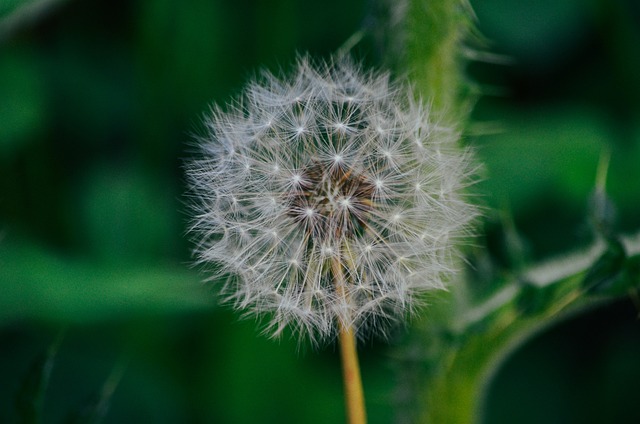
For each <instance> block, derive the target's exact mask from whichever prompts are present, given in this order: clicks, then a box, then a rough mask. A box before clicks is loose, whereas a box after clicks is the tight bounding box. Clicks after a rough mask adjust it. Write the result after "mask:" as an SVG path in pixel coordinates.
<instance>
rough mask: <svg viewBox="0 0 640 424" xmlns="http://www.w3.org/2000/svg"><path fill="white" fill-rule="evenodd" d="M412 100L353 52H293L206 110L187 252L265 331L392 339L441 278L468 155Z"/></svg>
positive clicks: (464, 223) (462, 207) (463, 210)
mask: <svg viewBox="0 0 640 424" xmlns="http://www.w3.org/2000/svg"><path fill="white" fill-rule="evenodd" d="M414 97H415V96H414V94H413V93H412V92H411V89H410V88H408V87H406V86H403V85H402V84H397V83H393V82H391V81H390V78H389V76H388V75H387V74H383V73H375V72H364V71H363V70H362V69H361V68H360V67H359V66H358V65H356V64H354V63H353V62H351V61H349V60H344V59H340V60H334V61H330V62H326V63H313V62H312V61H311V60H310V59H308V58H301V59H300V60H299V62H298V64H297V70H296V71H295V72H294V75H292V76H290V77H283V78H278V77H276V76H274V75H272V74H269V73H265V74H264V75H263V76H262V78H260V79H258V80H256V81H254V82H251V83H250V84H249V85H248V88H247V89H246V90H245V91H244V92H243V94H242V95H241V97H240V98H239V99H237V101H235V102H234V103H232V104H231V105H230V106H228V107H227V109H226V110H223V109H222V108H218V107H214V108H212V109H211V112H210V113H209V115H208V116H207V117H206V118H205V127H206V130H207V134H206V136H203V137H201V138H200V139H199V143H200V145H201V155H202V156H201V157H200V158H198V159H196V160H194V161H192V162H191V163H189V164H188V167H187V177H188V179H189V185H190V196H191V198H192V209H193V212H194V219H193V222H192V227H191V234H192V236H193V239H194V241H195V245H196V247H195V256H196V258H197V261H198V262H199V263H202V264H205V265H208V264H211V265H213V264H215V265H216V266H215V267H214V266H211V269H215V271H213V275H212V276H211V280H214V281H219V282H220V292H221V294H222V296H223V297H224V299H226V300H227V301H228V302H230V303H232V304H233V305H234V306H235V307H236V308H238V309H243V310H244V313H245V315H250V316H251V315H254V316H259V317H264V318H265V320H266V324H267V325H266V331H267V332H268V333H269V334H271V335H273V336H278V335H280V334H282V332H283V330H284V329H285V328H287V327H290V328H292V329H293V330H294V331H297V332H299V333H301V334H302V335H305V336H307V337H308V338H310V339H311V340H313V341H315V342H322V341H326V340H330V339H331V338H332V337H333V336H335V332H336V324H337V323H338V322H341V323H343V324H346V325H349V326H351V327H353V328H354V329H356V331H357V332H358V335H359V336H361V337H364V336H367V335H369V334H371V333H374V334H386V333H387V331H388V329H389V325H392V324H393V323H395V322H398V321H403V320H404V319H405V318H406V317H407V316H408V315H409V314H410V313H412V312H414V311H415V310H416V309H417V306H418V305H419V304H420V299H421V298H422V295H423V294H424V293H425V292H429V291H431V290H438V289H442V288H444V287H445V286H446V281H447V280H448V279H449V276H450V274H451V273H452V272H453V270H454V266H453V261H452V258H455V256H456V255H455V245H454V242H456V241H458V240H460V239H461V238H462V237H463V236H465V235H466V234H467V233H468V232H469V227H470V225H469V224H470V223H471V222H472V221H473V219H474V217H475V216H476V215H477V208H476V207H474V206H473V205H471V204H469V202H468V201H467V199H466V197H465V195H464V189H465V188H466V187H467V186H469V185H470V184H471V183H472V182H473V166H472V162H473V160H472V155H471V153H470V152H469V151H465V150H464V149H461V148H459V147H457V145H456V144H457V141H458V137H457V135H456V132H455V131H454V130H452V129H450V128H446V127H443V126H442V125H441V124H440V123H438V122H436V120H435V119H434V118H433V117H432V116H431V115H430V112H429V109H428V108H427V107H425V106H423V105H422V104H421V102H418V101H416V100H415V99H414ZM339 285H340V288H339V287H338V286H339Z"/></svg>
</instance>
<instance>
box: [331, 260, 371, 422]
mask: <svg viewBox="0 0 640 424" xmlns="http://www.w3.org/2000/svg"><path fill="white" fill-rule="evenodd" d="M333 274H334V278H335V283H336V292H337V293H338V295H339V296H342V297H346V293H345V291H344V273H343V272H342V265H341V263H340V260H338V259H336V260H334V261H333ZM338 342H339V344H340V358H341V360H342V378H343V380H344V397H345V405H346V410H347V423H349V424H365V423H366V422H367V414H366V411H365V407H364V390H363V389H362V377H361V376H360V365H359V363H358V353H357V349H356V336H355V332H354V330H353V327H352V326H351V325H348V324H346V323H345V322H344V321H343V320H341V319H339V320H338Z"/></svg>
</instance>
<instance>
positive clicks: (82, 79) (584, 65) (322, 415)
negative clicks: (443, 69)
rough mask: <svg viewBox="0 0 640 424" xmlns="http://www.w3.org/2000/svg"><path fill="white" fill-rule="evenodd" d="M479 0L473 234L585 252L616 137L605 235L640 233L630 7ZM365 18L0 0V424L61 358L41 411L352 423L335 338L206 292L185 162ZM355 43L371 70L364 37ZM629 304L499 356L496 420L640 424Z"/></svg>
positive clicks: (633, 13)
mask: <svg viewBox="0 0 640 424" xmlns="http://www.w3.org/2000/svg"><path fill="white" fill-rule="evenodd" d="M472 3H473V5H474V8H475V11H476V13H477V17H478V26H479V28H480V30H481V32H482V33H483V34H484V36H485V37H486V38H487V42H486V43H487V44H486V48H487V49H488V50H490V51H491V52H492V53H495V54H497V55H499V56H494V57H491V58H490V59H492V60H490V61H489V62H476V63H472V64H471V65H470V67H469V69H468V74H469V77H470V79H471V80H473V81H475V82H476V84H477V86H478V87H479V88H480V91H481V92H482V93H484V94H483V96H482V97H481V98H480V99H479V101H478V104H477V107H476V109H475V112H474V122H475V124H474V125H473V126H472V129H471V130H470V133H469V136H468V137H466V139H465V142H466V143H468V144H471V145H474V146H476V147H477V150H478V154H479V156H480V157H481V158H482V159H483V160H484V161H485V162H486V176H485V179H484V181H483V182H482V183H481V184H480V185H479V186H478V190H479V191H480V192H481V194H482V198H483V202H485V203H486V204H487V206H488V209H487V210H488V212H487V216H486V219H485V221H486V223H485V225H484V227H485V228H484V230H483V233H484V236H483V237H481V238H480V240H479V241H478V244H480V245H485V244H486V246H487V251H489V252H490V254H491V257H492V258H493V260H494V262H495V263H496V264H498V265H497V266H498V267H504V268H509V267H513V266H515V264H513V263H512V262H513V257H512V255H510V254H509V249H511V248H512V247H513V246H512V245H509V244H508V243H505V242H504V239H505V237H504V235H505V232H504V226H505V225H504V216H505V215H509V216H510V217H511V218H510V221H511V220H512V222H513V223H514V225H515V228H517V231H518V234H519V243H518V245H519V246H520V248H519V249H520V256H521V257H523V258H524V260H525V261H527V262H529V261H530V262H533V261H536V260H541V259H545V258H549V257H553V256H555V255H557V254H561V253H562V252H566V251H568V250H572V249H575V248H579V247H581V246H585V245H587V244H588V243H589V242H590V241H592V240H593V233H592V231H591V228H590V223H589V208H588V199H589V196H590V193H591V191H592V190H593V187H594V182H595V178H596V169H597V166H598V161H599V158H600V156H601V154H602V152H603V151H604V150H605V149H609V150H610V151H611V164H610V169H609V178H608V182H607V188H608V193H609V195H610V197H611V199H612V201H613V203H614V204H615V206H616V216H617V220H616V225H617V229H618V230H619V231H620V232H622V233H628V232H636V231H638V229H639V227H640V219H639V217H640V213H639V212H640V119H639V118H640V2H638V1H637V0H615V1H607V0H560V1H557V0H556V1H553V0H535V1H534V0H527V1H523V2H512V1H507V0H483V1H475V2H472ZM376 10H377V7H376V6H375V5H374V2H372V1H366V0H360V1H352V2H348V3H346V4H345V2H343V1H340V0H330V1H323V2H298V1H294V0H277V1H272V2H260V1H254V0H238V1H233V2H232V1H222V0H193V1H190V2H188V3H187V2H178V1H175V0H153V1H122V0H111V1H98V0H94V1H89V0H85V1H81V0H66V1H32V2H25V1H18V0H13V1H10V0H4V1H2V2H0V422H27V421H25V420H24V418H25V411H27V410H28V409H29V408H28V407H27V406H25V405H24V399H27V398H29V397H30V396H31V395H33V394H34V393H35V394H38V389H37V388H38V387H39V386H38V381H37V380H38V372H36V371H37V370H38V369H42V364H43V362H42V361H43V359H42V358H43V355H45V356H44V357H45V358H46V357H47V356H46V354H47V352H48V351H49V352H51V351H52V350H55V356H53V360H52V361H50V362H49V363H45V365H46V366H45V368H46V367H48V366H51V368H50V380H49V384H48V387H47V388H46V391H44V393H42V398H41V401H42V405H43V412H44V417H43V422H45V423H59V422H97V421H95V419H97V418H99V419H101V420H102V421H101V422H104V423H123V422H154V423H177V422H180V423H254V422H261V423H303V422H304V423H333V422H342V420H343V400H342V383H341V379H340V378H341V377H340V370H339V367H340V364H339V360H338V357H337V354H336V348H335V346H328V347H325V348H323V349H320V350H314V349H310V348H308V347H307V346H304V345H303V346H299V345H298V343H297V342H296V341H295V340H290V339H287V338H284V339H282V340H280V341H275V342H274V341H271V340H268V339H267V338H266V337H264V336H261V335H260V334H259V330H258V329H257V328H258V327H257V326H256V325H255V323H254V322H251V321H241V320H239V319H238V317H237V315H236V314H234V313H232V312H230V311H229V310H227V309H226V308H223V307H219V306H217V305H216V302H215V294H214V291H213V290H212V289H211V288H210V287H207V286H203V285H201V284H200V280H201V279H202V275H201V274H199V272H198V270H197V269H193V268H191V267H190V265H189V263H190V254H189V242H188V238H187V237H185V229H186V223H187V221H188V217H187V215H186V207H185V197H184V177H183V169H182V164H183V163H184V161H185V160H187V159H188V158H189V157H190V156H191V155H192V154H193V152H192V146H191V144H190V143H191V136H190V134H191V133H193V132H194V131H197V130H198V128H199V125H200V117H201V116H202V114H203V113H204V112H205V111H206V110H207V108H208V106H209V105H210V104H211V103H212V102H218V103H224V102H226V101H227V100H228V99H229V98H230V97H231V96H233V95H234V94H236V93H238V91H239V90H240V89H241V87H242V86H243V84H244V83H245V82H246V81H247V79H249V78H251V77H252V76H253V75H255V74H256V73H257V72H258V71H259V70H260V69H262V68H268V69H271V70H275V71H277V70H278V69H286V68H287V66H289V65H290V64H291V63H292V61H293V60H294V58H295V55H296V52H310V53H312V54H314V55H320V56H325V57H326V56H327V55H329V54H330V53H331V52H333V51H335V50H336V49H338V48H339V47H340V46H341V45H342V44H343V43H344V42H345V41H346V40H347V39H348V38H349V37H350V36H351V35H352V34H354V33H355V32H357V31H359V30H365V32H367V33H376V31H377V28H378V25H379V24H380V23H379V20H378V15H377V12H376ZM356 52H357V54H358V55H360V56H361V57H362V59H363V60H364V61H365V62H368V63H373V64H375V63H377V61H379V56H380V51H379V50H378V49H377V45H376V41H375V37H365V40H364V41H363V42H362V43H361V44H360V45H359V46H358V47H357V49H356ZM637 315H638V311H637V309H636V307H634V306H633V303H632V302H631V301H630V300H621V301H618V302H616V303H613V304H610V305H607V306H605V307H602V308H599V309H597V310H593V311H589V312H587V313H584V314H582V315H580V316H577V317H572V318H570V319H568V320H566V321H564V322H562V323H561V324H559V325H557V326H555V327H553V328H551V329H548V330H546V331H545V332H543V333H541V334H540V335H539V336H537V337H536V338H535V339H534V340H532V341H531V342H529V343H528V344H526V345H525V346H524V347H522V348H520V349H519V350H517V351H516V353H515V354H514V355H513V356H512V357H510V358H509V359H508V360H507V361H506V362H505V364H504V366H503V367H502V368H501V370H500V372H499V373H498V375H497V376H496V378H495V380H494V382H493V384H492V385H491V386H490V389H489V394H488V400H487V403H486V411H485V412H486V419H485V421H486V422H487V423H513V422H518V423H539V422H545V423H574V422H575V423H604V422H616V423H626V422H628V423H634V422H640V411H639V410H638V408H637V396H638V393H640V360H639V359H638V358H640V323H639V322H638V319H637ZM397 352H398V351H397V350H396V349H395V348H394V347H388V346H387V345H386V344H384V343H381V342H377V341H372V342H370V343H368V344H366V345H365V346H363V347H362V352H361V356H362V359H361V360H362V364H361V365H362V369H363V377H364V384H365V389H366V394H367V403H368V405H367V406H368V412H369V416H370V421H371V422H372V423H387V422H391V421H392V419H393V416H394V411H393V404H394V403H393V399H394V395H395V391H396V387H397V384H396V383H397V382H396V381H395V379H394V378H395V377H394V375H395V374H394V371H393V357H394V355H395V354H397ZM46 369H49V368H46ZM109 393H112V395H111V396H108V394H109ZM30 394H31V395H30ZM36 398H37V396H36ZM105 399H109V402H108V404H107V403H105V402H104V400H105ZM442 401H443V402H446V399H443V400H442ZM21 420H22V421H21ZM92 420H94V421H92Z"/></svg>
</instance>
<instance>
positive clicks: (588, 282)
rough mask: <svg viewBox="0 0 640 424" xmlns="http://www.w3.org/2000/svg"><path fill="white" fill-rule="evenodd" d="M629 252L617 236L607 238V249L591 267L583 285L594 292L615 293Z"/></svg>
mask: <svg viewBox="0 0 640 424" xmlns="http://www.w3.org/2000/svg"><path fill="white" fill-rule="evenodd" d="M626 259H627V254H626V252H625V249H624V246H623V245H622V243H621V242H620V241H619V240H618V239H616V238H610V239H609V240H607V250H605V252H604V253H603V254H602V256H600V257H599V258H598V260H597V261H596V262H595V263H594V264H593V265H592V266H591V267H590V268H589V270H588V271H587V275H586V276H585V277H584V280H583V282H582V286H583V287H584V288H586V289H587V290H588V291H590V292H592V293H599V294H615V293H616V292H617V291H618V290H619V287H618V285H619V283H618V282H619V280H620V279H619V278H618V277H619V276H620V273H621V271H622V269H623V267H624V265H625V261H626Z"/></svg>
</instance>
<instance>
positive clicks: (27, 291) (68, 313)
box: [0, 240, 213, 324]
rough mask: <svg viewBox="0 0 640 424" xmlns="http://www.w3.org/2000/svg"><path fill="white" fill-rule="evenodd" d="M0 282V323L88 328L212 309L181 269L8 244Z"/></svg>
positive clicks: (2, 249) (193, 277)
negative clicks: (89, 258)
mask: <svg viewBox="0 0 640 424" xmlns="http://www.w3.org/2000/svg"><path fill="white" fill-rule="evenodd" d="M0 283H1V284H2V296H0V324H2V323H6V322H10V321H15V320H22V319H43V320H47V321H52V322H61V323H66V322H71V323H73V322H78V323H87V322H91V321H104V320H110V319H120V318H126V317H130V316H135V315H140V314H152V313H172V312H173V313H177V312H189V311H194V310H203V309H207V308H211V307H212V306H213V296H212V295H211V294H210V293H207V291H206V290H205V288H204V286H203V285H202V284H201V283H200V276H199V275H198V273H196V272H194V271H192V270H189V269H187V268H186V266H178V265H174V264H166V263H158V264H154V265H148V266H144V265H140V264H136V265H127V266H124V265H122V266H116V265H104V264H101V263H91V262H84V261H79V260H71V259H68V258H64V257H62V256H61V255H57V254H55V253H53V252H50V251H47V250H45V249H42V248H39V247H37V246H33V245H29V244H17V243H11V242H10V241H9V240H3V242H2V244H0Z"/></svg>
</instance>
